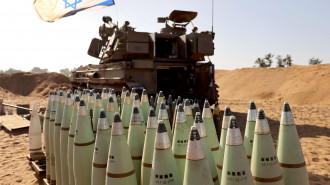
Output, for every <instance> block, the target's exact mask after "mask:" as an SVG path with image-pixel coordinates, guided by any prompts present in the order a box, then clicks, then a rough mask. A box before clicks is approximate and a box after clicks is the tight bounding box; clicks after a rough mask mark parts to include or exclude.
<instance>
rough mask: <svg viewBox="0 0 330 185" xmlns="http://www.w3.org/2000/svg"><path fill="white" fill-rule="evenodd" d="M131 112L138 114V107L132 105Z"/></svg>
mask: <svg viewBox="0 0 330 185" xmlns="http://www.w3.org/2000/svg"><path fill="white" fill-rule="evenodd" d="M133 114H139V108H138V107H137V106H134V109H133Z"/></svg>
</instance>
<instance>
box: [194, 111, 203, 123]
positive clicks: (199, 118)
mask: <svg viewBox="0 0 330 185" xmlns="http://www.w3.org/2000/svg"><path fill="white" fill-rule="evenodd" d="M201 122H203V119H202V116H201V113H200V112H196V115H195V123H201Z"/></svg>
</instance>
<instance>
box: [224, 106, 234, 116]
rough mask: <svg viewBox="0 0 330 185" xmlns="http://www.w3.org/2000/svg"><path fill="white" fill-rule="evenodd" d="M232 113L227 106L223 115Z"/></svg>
mask: <svg viewBox="0 0 330 185" xmlns="http://www.w3.org/2000/svg"><path fill="white" fill-rule="evenodd" d="M232 115H233V113H232V112H231V110H230V107H229V106H227V107H226V109H225V116H232Z"/></svg>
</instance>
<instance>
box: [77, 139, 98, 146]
mask: <svg viewBox="0 0 330 185" xmlns="http://www.w3.org/2000/svg"><path fill="white" fill-rule="evenodd" d="M94 142H95V140H93V141H91V142H87V143H74V145H76V146H88V145H91V144H93V143H94Z"/></svg>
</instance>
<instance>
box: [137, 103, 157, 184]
mask: <svg viewBox="0 0 330 185" xmlns="http://www.w3.org/2000/svg"><path fill="white" fill-rule="evenodd" d="M157 126H158V124H157V117H156V114H155V111H154V109H153V108H152V107H151V108H150V111H149V117H148V123H147V129H146V137H145V139H144V143H145V144H144V147H143V154H142V162H141V185H149V184H150V174H151V168H152V156H153V154H154V144H155V136H156V131H157Z"/></svg>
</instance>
